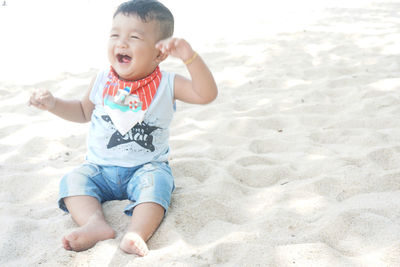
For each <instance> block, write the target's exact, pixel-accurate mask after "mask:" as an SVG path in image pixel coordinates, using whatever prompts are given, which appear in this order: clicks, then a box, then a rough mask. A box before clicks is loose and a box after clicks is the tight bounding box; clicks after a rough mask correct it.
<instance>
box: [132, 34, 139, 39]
mask: <svg viewBox="0 0 400 267" xmlns="http://www.w3.org/2000/svg"><path fill="white" fill-rule="evenodd" d="M131 39H140V38H139V37H138V36H136V35H132V36H131Z"/></svg>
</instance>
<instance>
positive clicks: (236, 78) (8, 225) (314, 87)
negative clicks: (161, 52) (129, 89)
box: [0, 0, 400, 266]
mask: <svg viewBox="0 0 400 267" xmlns="http://www.w3.org/2000/svg"><path fill="white" fill-rule="evenodd" d="M8 2H9V7H7V8H9V9H8V10H11V8H12V7H11V4H12V3H13V2H15V1H11V0H9V1H8ZM31 2H33V1H31ZM34 2H37V1H34ZM179 2H184V1H179ZM179 2H178V1H166V3H167V5H169V6H170V7H171V9H172V10H173V12H174V13H175V16H176V20H177V24H179V23H180V24H181V25H182V24H185V26H181V27H180V28H179V27H178V26H177V31H178V33H180V34H182V35H184V36H189V37H187V38H188V39H189V40H191V41H192V44H193V46H194V47H195V48H196V49H197V51H198V52H199V53H200V54H201V55H202V56H203V57H204V59H205V60H206V61H207V62H208V64H209V66H210V68H211V69H212V71H213V73H214V74H215V78H216V80H217V82H218V85H219V90H220V93H219V97H218V99H217V100H216V101H215V102H214V103H212V104H210V105H208V106H205V107H204V106H193V105H188V104H183V103H178V110H179V112H177V113H176V116H175V118H174V122H173V125H172V130H171V149H172V155H171V161H170V163H171V165H172V168H173V172H174V174H175V178H176V180H175V182H176V186H177V188H176V191H175V193H174V195H173V200H172V206H171V209H170V212H169V213H168V215H167V217H166V219H165V221H164V222H163V224H162V225H161V227H160V228H159V230H158V231H157V232H156V234H155V235H154V236H153V238H152V239H151V240H150V242H149V247H150V249H151V252H150V254H149V255H148V256H147V257H144V258H138V257H136V256H132V255H126V254H124V253H122V252H121V251H120V250H119V249H118V244H119V241H120V239H121V236H122V234H123V231H124V229H125V228H126V226H127V225H128V222H129V217H127V216H125V215H124V214H123V212H122V210H123V207H124V206H125V205H126V202H125V201H122V202H118V201H113V202H109V203H106V204H105V205H104V211H105V214H106V217H107V219H108V220H109V222H110V224H111V225H112V227H114V228H115V230H116V231H117V232H118V236H117V238H116V239H115V240H108V241H104V242H100V243H98V244H97V245H96V246H95V247H94V248H92V249H90V250H88V251H85V252H81V253H75V252H69V251H65V250H64V249H62V246H61V237H62V235H63V234H65V233H68V232H69V231H71V230H72V229H74V227H75V224H74V223H73V222H72V220H71V218H70V216H69V215H65V214H64V213H63V212H62V211H60V210H59V209H58V208H57V205H56V200H57V194H58V183H59V180H60V178H61V177H62V175H63V174H64V173H66V172H67V171H68V170H70V169H71V168H73V167H74V166H76V165H78V164H80V163H81V162H82V161H83V159H84V154H85V137H86V132H87V127H88V126H87V125H82V124H74V123H69V122H66V121H62V120H61V119H58V118H56V117H55V116H53V115H51V114H49V113H45V112H42V111H39V110H36V109H33V108H29V107H27V106H26V105H25V103H26V101H27V97H28V91H29V90H30V89H32V88H33V87H38V88H47V89H50V90H51V91H52V92H54V94H56V95H58V96H63V97H69V98H70V97H74V96H81V95H82V93H83V92H84V90H86V86H87V83H88V82H89V81H90V79H91V77H92V76H93V75H94V73H95V71H96V70H95V69H91V68H90V67H94V65H96V64H97V63H98V62H97V61H96V60H93V61H91V59H93V58H94V56H93V55H92V54H90V53H89V54H88V55H87V58H84V59H83V60H82V58H81V62H76V63H75V66H76V68H74V64H73V62H72V61H71V62H72V63H71V62H69V61H68V60H67V58H68V55H67V56H66V55H65V53H64V52H59V51H64V50H63V49H67V50H68V48H66V46H67V45H65V46H62V42H60V41H59V40H58V39H57V43H56V44H57V47H55V48H53V50H52V51H53V52H54V53H55V54H52V55H49V54H45V53H44V54H41V53H39V54H40V56H38V55H29V54H30V53H28V52H26V50H23V49H24V47H29V46H28V44H27V43H23V42H22V41H23V39H24V38H23V33H20V32H18V33H17V34H15V35H13V36H14V38H17V40H18V42H16V41H15V39H13V38H12V37H10V39H8V38H6V37H5V36H4V35H3V34H2V37H1V40H2V41H1V42H2V44H1V45H3V43H4V42H5V43H6V47H7V49H8V50H7V51H4V50H2V52H1V53H2V56H3V58H2V59H0V60H1V61H2V63H1V65H2V73H3V74H2V76H1V82H0V112H1V113H0V122H1V126H0V152H1V153H0V266H39V265H40V266H400V205H399V204H400V119H399V113H400V98H399V94H398V90H399V89H400V78H399V73H400V52H399V47H400V11H399V10H400V3H399V1H369V0H367V1H361V0H359V1H310V0H309V1H253V0H249V1H245V2H244V4H243V6H240V5H239V3H238V2H239V1H233V2H235V3H236V4H234V5H233V6H231V5H232V4H231V1H226V0H224V1H211V0H210V1H185V4H183V3H182V5H184V6H180V4H179ZM214 2H217V3H218V4H215V3H214ZM275 2H279V3H275ZM290 2H295V3H290ZM322 2H323V3H322ZM346 2H351V3H346ZM15 3H16V2H15ZM39 3H40V1H39ZM72 3H75V4H76V3H77V2H76V1H72ZM82 5H83V6H85V5H86V7H93V6H94V5H96V4H95V3H92V1H89V2H87V3H85V4H82ZM99 6H102V7H103V9H102V10H103V11H102V14H107V12H105V11H104V7H107V4H104V3H103V4H101V5H99ZM108 6H110V5H108ZM221 11H224V12H227V14H226V15H225V14H224V17H217V14H218V13H220V12H221ZM99 12H100V11H99ZM26 13H29V12H26ZM33 13H34V12H33ZM42 13H43V14H45V13H46V12H42ZM100 13H101V12H100ZM4 14H6V8H2V7H0V18H1V17H2V16H3V15H4ZM43 14H42V15H43ZM91 16H92V18H94V19H95V18H96V15H95V14H91ZM53 17H54V16H53ZM97 19H99V18H97ZM3 22H4V16H3ZM54 23H57V20H56V21H55V22H54ZM28 24H29V23H28ZM93 24H95V23H93ZM7 25H10V24H7ZM3 26H4V23H3V25H2V26H1V27H3ZM14 26H15V25H14ZM56 26H57V25H56ZM56 26H54V27H56ZM9 27H12V25H10V26H9ZM9 27H8V28H7V29H8V30H7V32H13V30H12V29H13V28H9ZM19 27H20V28H23V27H21V26H19ZM64 28H67V27H64ZM1 29H2V31H5V28H1ZM38 32H40V36H41V37H45V36H46V28H44V29H38ZM99 32H100V31H99ZM0 33H1V32H0ZM64 34H65V35H66V36H65V37H66V38H65V39H66V40H67V39H68V38H70V37H72V34H73V32H65V33H64ZM80 34H81V33H80ZM33 36H34V34H32V33H29V37H30V38H31V37H33ZM57 36H59V37H60V36H62V34H60V35H57ZM47 38H48V39H50V40H51V38H49V37H47ZM93 38H95V40H96V42H98V41H99V40H101V38H103V37H98V36H96V37H93ZM96 38H98V39H96ZM103 39H104V38H103ZM47 41H49V40H47ZM47 41H46V42H43V43H42V45H43V46H45V47H51V44H52V43H51V42H50V44H49V43H47ZM77 41H79V42H84V41H85V40H84V39H79V40H77ZM91 41H93V40H92V39H90V40H88V42H89V43H85V45H84V48H85V49H86V48H87V47H90V46H91V45H93V43H90V42H91ZM25 42H28V43H29V40H25ZM31 42H34V43H35V44H39V45H36V46H35V47H36V48H37V49H39V51H42V50H40V49H44V50H46V49H45V48H41V46H40V42H38V41H37V40H35V39H32V40H31ZM69 43H71V41H69ZM102 45H103V44H99V45H98V46H94V49H95V50H96V49H99V48H98V47H100V48H101V47H102ZM0 47H1V46H0ZM58 48H60V49H58ZM99 50H100V49H99ZM18 51H19V52H20V53H22V52H24V53H25V54H24V55H25V56H26V57H25V58H23V60H22V61H19V62H17V63H16V62H15V61H18V60H16V55H18ZM77 53H81V55H82V54H83V53H84V52H82V51H77ZM104 53H105V52H104ZM6 56H8V57H6ZM72 56H73V55H72V54H71V57H72ZM39 58H42V59H43V61H40V60H39ZM54 58H56V59H57V60H56V61H61V62H59V63H60V64H58V65H49V64H47V63H48V62H51V59H53V60H54ZM31 59H33V60H34V61H33V62H34V64H33V63H32V62H31V61H30V60H31ZM63 60H66V62H67V63H68V64H65V66H64V65H63V64H62V62H63ZM24 61H25V62H26V64H27V66H33V65H36V66H37V68H40V70H43V71H45V72H47V71H48V73H49V75H48V77H47V78H43V77H44V76H43V73H42V74H41V75H40V73H38V69H35V68H31V71H30V72H29V73H27V72H26V70H25V68H26V65H25V63H24ZM13 63H14V64H15V63H16V64H17V67H16V66H15V65H13V67H10V68H8V67H7V66H8V65H9V64H13ZM18 64H19V65H18ZM92 65H93V66H92ZM18 66H19V67H21V69H22V70H24V71H23V72H22V74H19V73H18V72H17V71H18ZM82 66H84V67H82ZM63 67H64V69H62V68H63ZM85 68H86V69H85ZM162 68H163V69H169V70H173V71H177V72H180V73H184V74H185V73H186V72H185V70H184V68H182V66H181V64H179V62H178V61H176V60H168V61H167V62H166V63H164V64H163V66H162ZM74 69H76V70H77V71H75V72H74V71H73V70H74ZM82 69H83V70H82ZM52 70H53V71H52ZM7 71H8V73H7ZM56 72H58V73H59V74H56ZM4 73H6V75H4ZM24 74H26V75H24ZM36 74H37V75H36ZM3 75H4V76H3ZM19 76H20V77H21V78H20V79H17V78H18V77H19ZM22 76H24V77H22ZM39 77H40V79H39ZM33 78H36V79H39V80H40V82H39V81H36V82H32V80H34V79H33Z"/></svg>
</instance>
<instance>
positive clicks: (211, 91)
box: [156, 38, 218, 104]
mask: <svg viewBox="0 0 400 267" xmlns="http://www.w3.org/2000/svg"><path fill="white" fill-rule="evenodd" d="M156 48H157V49H159V50H160V51H161V52H162V53H165V54H167V55H171V56H173V57H177V58H180V59H181V60H182V61H183V62H184V63H185V64H186V67H187V69H188V71H189V74H190V77H191V80H189V79H186V78H185V77H183V76H180V75H176V77H175V88H174V95H175V99H178V100H181V101H184V102H187V103H192V104H207V103H210V102H211V101H213V100H214V99H215V98H216V97H217V95H218V89H217V85H216V84H215V81H214V77H213V75H212V74H211V71H210V70H209V69H208V67H207V65H206V64H205V63H204V61H203V60H202V58H201V57H200V55H198V54H197V53H196V52H195V51H194V50H193V49H192V47H191V46H190V44H189V43H188V42H187V41H186V40H184V39H178V38H169V39H166V40H162V41H160V42H158V43H157V45H156Z"/></svg>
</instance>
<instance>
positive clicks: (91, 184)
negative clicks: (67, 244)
mask: <svg viewBox="0 0 400 267" xmlns="http://www.w3.org/2000/svg"><path fill="white" fill-rule="evenodd" d="M173 190H174V178H173V176H172V172H171V168H170V167H169V164H168V163H167V162H150V163H147V164H144V165H141V166H138V167H133V168H125V167H115V166H101V165H96V164H92V163H85V164H82V165H80V166H79V167H77V168H76V169H74V170H73V171H71V172H69V173H68V174H66V175H65V176H64V177H63V178H62V180H61V183H60V194H59V200H58V205H59V207H60V208H61V209H62V210H64V211H66V212H68V209H67V207H66V206H65V203H64V200H63V199H64V198H65V197H71V196H80V195H84V196H92V197H95V198H97V199H98V200H99V202H100V203H103V202H105V201H110V200H124V199H129V200H130V201H131V203H130V204H129V205H127V206H126V208H125V211H124V212H125V213H126V214H127V215H132V211H133V209H134V208H135V207H136V206H137V205H139V204H140V203H144V202H153V203H157V204H159V205H161V206H162V207H163V208H164V209H165V212H167V210H168V207H169V205H170V201H171V194H172V192H173Z"/></svg>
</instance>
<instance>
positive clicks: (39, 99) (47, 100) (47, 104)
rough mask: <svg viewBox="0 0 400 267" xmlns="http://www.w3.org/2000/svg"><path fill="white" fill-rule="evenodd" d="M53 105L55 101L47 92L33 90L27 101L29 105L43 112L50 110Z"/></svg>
mask: <svg viewBox="0 0 400 267" xmlns="http://www.w3.org/2000/svg"><path fill="white" fill-rule="evenodd" d="M55 104H56V99H55V98H54V96H53V95H52V94H51V93H50V92H49V91H48V90H35V91H33V92H32V93H31V97H30V99H29V105H32V106H34V107H37V108H40V109H43V110H51V109H53V108H54V106H55Z"/></svg>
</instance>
